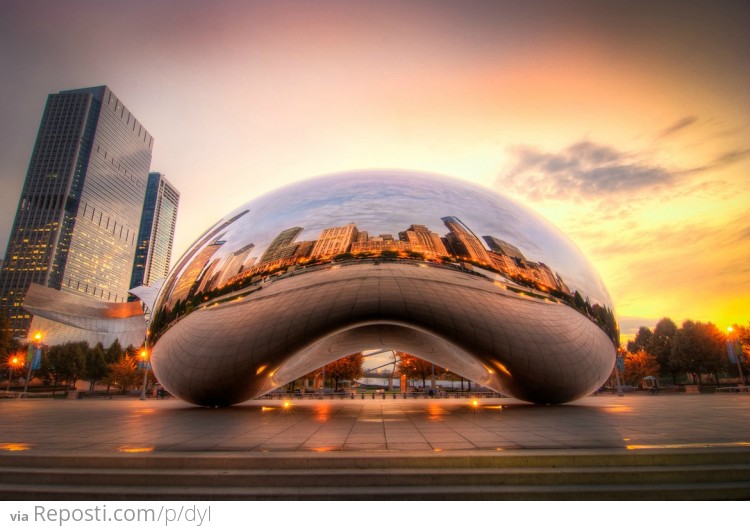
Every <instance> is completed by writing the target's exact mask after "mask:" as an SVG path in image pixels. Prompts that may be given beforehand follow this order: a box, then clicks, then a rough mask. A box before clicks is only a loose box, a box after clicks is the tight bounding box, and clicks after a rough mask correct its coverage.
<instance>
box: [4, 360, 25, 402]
mask: <svg viewBox="0 0 750 527" xmlns="http://www.w3.org/2000/svg"><path fill="white" fill-rule="evenodd" d="M22 366H23V363H22V362H21V359H19V358H18V355H14V356H12V357H11V358H9V359H8V386H6V387H5V393H10V383H11V381H12V380H13V370H15V369H16V368H20V367H22Z"/></svg>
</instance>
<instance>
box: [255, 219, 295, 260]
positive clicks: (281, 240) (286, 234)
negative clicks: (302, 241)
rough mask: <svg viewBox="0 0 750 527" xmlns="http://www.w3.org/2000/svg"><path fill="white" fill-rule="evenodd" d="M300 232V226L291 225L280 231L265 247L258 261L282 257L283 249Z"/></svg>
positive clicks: (292, 241)
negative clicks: (289, 227)
mask: <svg viewBox="0 0 750 527" xmlns="http://www.w3.org/2000/svg"><path fill="white" fill-rule="evenodd" d="M301 232H302V227H292V228H291V229H286V230H283V231H281V232H280V233H279V234H278V235H277V236H276V238H274V239H273V241H272V242H271V244H270V245H269V246H268V248H267V249H266V252H264V253H263V256H261V257H260V263H266V262H271V261H273V260H278V259H279V258H284V257H285V256H284V254H283V253H284V249H285V248H286V247H288V246H289V245H291V244H292V243H294V240H296V239H297V236H299V234H300V233H301ZM287 252H288V251H287Z"/></svg>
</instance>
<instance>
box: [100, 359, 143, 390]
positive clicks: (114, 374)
mask: <svg viewBox="0 0 750 527" xmlns="http://www.w3.org/2000/svg"><path fill="white" fill-rule="evenodd" d="M140 379H141V375H140V373H139V372H138V361H137V360H136V359H135V358H134V357H131V356H129V355H126V354H123V355H122V357H120V360H118V361H117V362H116V363H115V364H112V365H111V366H110V367H109V373H108V374H107V377H106V380H107V385H108V386H109V385H112V386H115V387H117V388H119V390H120V392H121V393H127V392H128V390H130V389H132V388H135V387H137V386H138V385H139V384H140Z"/></svg>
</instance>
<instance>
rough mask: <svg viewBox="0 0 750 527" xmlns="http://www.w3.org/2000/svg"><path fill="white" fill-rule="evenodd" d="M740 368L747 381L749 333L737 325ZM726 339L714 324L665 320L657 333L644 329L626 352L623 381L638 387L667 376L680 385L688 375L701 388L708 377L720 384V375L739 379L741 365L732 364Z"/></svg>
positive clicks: (736, 337)
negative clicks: (648, 379)
mask: <svg viewBox="0 0 750 527" xmlns="http://www.w3.org/2000/svg"><path fill="white" fill-rule="evenodd" d="M730 338H731V339H732V341H733V342H734V350H735V354H736V357H737V359H738V360H739V368H741V369H742V371H743V375H744V376H745V378H747V367H748V362H749V359H750V330H749V329H748V327H745V326H740V325H734V326H733V331H732V336H731V337H730ZM727 344H728V340H727V335H726V334H725V333H724V332H723V331H721V330H720V329H719V328H718V327H716V325H715V324H713V323H712V322H696V321H693V320H685V321H684V322H683V323H682V325H681V326H679V327H678V326H677V324H675V323H674V322H673V321H672V320H671V319H670V318H666V317H665V318H662V319H661V320H659V322H657V323H656V326H655V327H654V329H653V330H652V329H650V328H648V327H645V326H641V327H640V328H639V329H638V332H637V333H636V335H635V338H634V339H633V340H631V341H628V343H627V345H626V348H625V350H623V351H624V378H625V382H626V383H628V384H638V383H640V382H641V380H642V379H643V378H644V377H648V376H653V377H657V378H658V377H659V376H667V375H669V376H670V377H671V379H672V383H673V384H678V380H679V378H680V377H681V376H684V375H687V377H688V378H689V379H691V381H692V382H693V383H694V384H702V383H703V376H704V375H709V376H712V377H713V378H714V381H715V383H716V384H717V385H718V384H719V374H720V373H723V372H726V373H727V374H729V375H730V376H732V375H739V370H738V365H737V364H736V363H735V364H732V363H730V361H729V355H728V353H727Z"/></svg>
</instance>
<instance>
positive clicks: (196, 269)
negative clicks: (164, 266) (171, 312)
mask: <svg viewBox="0 0 750 527" xmlns="http://www.w3.org/2000/svg"><path fill="white" fill-rule="evenodd" d="M222 245H224V242H223V241H221V240H219V239H215V240H213V241H212V242H211V243H209V244H208V245H206V246H205V247H204V248H203V249H201V250H200V251H199V252H198V254H196V255H195V258H193V260H192V261H191V262H190V263H189V264H188V265H187V266H186V267H185V270H184V271H183V272H182V274H181V275H180V278H179V279H178V280H177V283H175V285H174V288H173V289H172V292H171V293H170V295H169V303H168V306H169V308H170V309H171V308H172V307H174V305H175V304H176V303H177V302H179V301H180V300H185V299H186V298H187V297H188V296H191V295H193V294H195V293H196V291H198V289H199V286H200V285H201V283H202V280H203V277H204V274H206V273H205V271H206V268H207V267H208V266H209V260H211V257H212V256H213V255H214V253H216V251H218V250H219V249H221V246H222Z"/></svg>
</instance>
